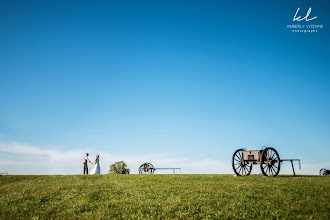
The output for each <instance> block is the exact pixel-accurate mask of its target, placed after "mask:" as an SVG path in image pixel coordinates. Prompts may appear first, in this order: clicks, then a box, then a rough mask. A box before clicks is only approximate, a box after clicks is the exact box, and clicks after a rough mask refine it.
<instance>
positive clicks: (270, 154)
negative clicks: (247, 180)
mask: <svg viewBox="0 0 330 220" xmlns="http://www.w3.org/2000/svg"><path fill="white" fill-rule="evenodd" d="M283 161H290V162H291V165H292V170H293V174H294V175H295V171H294V166H293V161H299V168H300V169H301V166H300V160H299V159H280V155H279V154H278V152H277V151H276V150H275V149H274V148H272V147H264V149H262V150H246V149H238V150H236V151H235V152H234V154H233V157H232V167H233V170H234V172H235V174H236V175H237V176H248V175H250V174H251V171H252V165H255V164H259V165H260V169H261V172H262V174H263V175H264V176H277V175H278V174H279V172H280V168H281V162H283Z"/></svg>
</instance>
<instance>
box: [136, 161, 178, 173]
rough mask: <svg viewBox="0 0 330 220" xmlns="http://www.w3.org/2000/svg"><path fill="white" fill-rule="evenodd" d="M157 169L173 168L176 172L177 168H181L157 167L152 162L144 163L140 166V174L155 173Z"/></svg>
mask: <svg viewBox="0 0 330 220" xmlns="http://www.w3.org/2000/svg"><path fill="white" fill-rule="evenodd" d="M155 170H173V174H175V170H180V173H181V168H155V167H154V165H152V164H151V163H148V162H146V163H144V164H142V165H141V166H140V167H139V174H153V173H154V172H155Z"/></svg>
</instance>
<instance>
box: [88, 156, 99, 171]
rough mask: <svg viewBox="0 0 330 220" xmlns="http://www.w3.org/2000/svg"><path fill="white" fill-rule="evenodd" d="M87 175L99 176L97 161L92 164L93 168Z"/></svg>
mask: <svg viewBox="0 0 330 220" xmlns="http://www.w3.org/2000/svg"><path fill="white" fill-rule="evenodd" d="M89 174H100V164H99V159H97V160H96V161H95V162H94V167H93V169H92V170H91V172H89Z"/></svg>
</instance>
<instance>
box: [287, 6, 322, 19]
mask: <svg viewBox="0 0 330 220" xmlns="http://www.w3.org/2000/svg"><path fill="white" fill-rule="evenodd" d="M299 9H300V8H298V9H297V11H296V14H295V15H294V17H293V21H302V20H304V19H305V20H306V21H311V20H314V19H315V18H317V16H315V17H314V18H310V19H308V16H309V14H310V13H311V11H312V8H311V7H310V8H309V9H308V11H307V14H306V16H305V17H303V18H301V16H299V17H296V16H297V14H298V12H299Z"/></svg>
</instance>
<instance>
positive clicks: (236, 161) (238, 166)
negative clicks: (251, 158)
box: [232, 149, 252, 176]
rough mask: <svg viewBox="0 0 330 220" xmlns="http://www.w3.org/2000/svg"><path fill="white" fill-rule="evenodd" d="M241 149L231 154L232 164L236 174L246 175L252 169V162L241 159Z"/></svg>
mask: <svg viewBox="0 0 330 220" xmlns="http://www.w3.org/2000/svg"><path fill="white" fill-rule="evenodd" d="M242 150H243V149H238V150H236V151H235V153H234V154H233V158H232V166H233V170H234V172H235V173H236V175H237V176H248V175H250V173H251V171H252V164H249V163H248V162H246V161H243V152H242Z"/></svg>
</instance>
